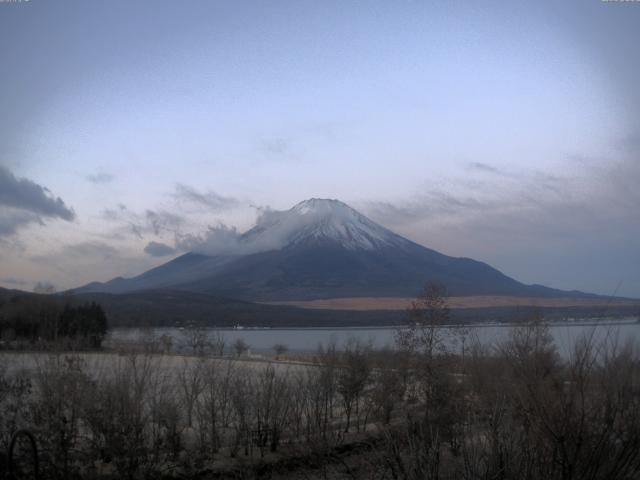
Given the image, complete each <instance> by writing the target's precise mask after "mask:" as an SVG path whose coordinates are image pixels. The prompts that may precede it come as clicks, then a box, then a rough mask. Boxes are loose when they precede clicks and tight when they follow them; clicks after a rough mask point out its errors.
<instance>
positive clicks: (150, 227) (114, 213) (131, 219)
mask: <svg viewBox="0 0 640 480" xmlns="http://www.w3.org/2000/svg"><path fill="white" fill-rule="evenodd" d="M102 218H103V219H104V220H107V221H109V222H112V223H119V224H120V226H121V227H120V229H121V230H122V232H116V235H118V234H120V233H129V234H133V235H134V236H135V237H136V238H139V239H142V238H144V236H145V235H150V234H153V235H163V234H164V233H171V234H173V235H176V234H179V233H180V229H181V227H182V225H183V224H184V223H185V222H186V219H185V217H183V216H182V215H178V214H176V213H171V212H168V211H166V210H145V211H144V212H143V213H138V212H135V211H133V210H131V209H129V208H128V207H127V206H126V205H124V204H119V205H117V207H115V208H108V209H105V210H103V211H102Z"/></svg>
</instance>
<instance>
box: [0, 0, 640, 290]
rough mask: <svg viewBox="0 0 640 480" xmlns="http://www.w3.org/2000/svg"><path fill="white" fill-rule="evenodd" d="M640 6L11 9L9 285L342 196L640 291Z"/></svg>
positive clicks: (4, 64)
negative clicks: (303, 203) (312, 200)
mask: <svg viewBox="0 0 640 480" xmlns="http://www.w3.org/2000/svg"><path fill="white" fill-rule="evenodd" d="M639 25H640V1H638V2H633V1H601V0H580V1H571V0H568V1H563V2H557V1H536V2H525V1H517V0H516V1H512V2H505V1H491V0H488V1H485V2H473V1H469V2H464V1H450V2H427V1H408V0H405V1H389V0H386V1H373V0H371V1H366V2H365V1H344V0H342V1H330V0H323V1H317V0H315V1H306V0H295V1H293V0H292V1H273V2H259V1H255V2H249V1H242V0H239V1H227V2H222V1H204V0H203V1H199V0H184V1H180V2H176V1H166V0H153V1H151V0H148V1H143V0H138V1H134V2H132V1H130V0H127V1H124V0H111V1H108V2H98V1H87V0H77V1H76V0H58V1H53V0H22V1H19V0H13V1H9V0H0V286H4V287H9V288H19V289H23V290H31V289H34V288H36V289H37V288H43V286H51V285H52V286H54V287H55V288H56V289H58V290H62V289H66V288H70V287H74V286H79V285H82V284H85V283H87V282H90V281H104V280H108V279H111V278H113V277H116V276H125V277H127V276H133V275H136V274H139V273H142V272H143V271H145V270H147V269H149V268H151V267H153V266H156V265H159V264H162V263H164V262H166V261H168V260H170V259H171V258H173V257H175V256H177V255H180V254H182V253H184V252H185V251H186V250H187V249H188V246H189V242H188V241H185V239H189V238H194V236H195V237H197V236H198V235H206V234H207V232H211V231H212V230H213V231H216V232H222V233H223V234H224V232H233V231H234V229H235V230H236V231H240V232H241V231H244V230H246V229H248V228H250V227H251V226H252V225H253V224H254V223H255V222H256V219H257V218H259V217H260V216H261V215H264V213H265V212H268V211H270V210H284V209H288V208H290V207H292V206H293V205H295V204H296V203H298V202H300V201H302V200H304V199H307V198H312V197H318V198H336V199H340V200H342V201H344V202H346V203H348V204H349V205H351V206H352V207H354V208H356V209H358V210H359V211H360V212H362V213H364V214H365V215H367V216H368V217H369V218H371V219H372V220H374V221H376V222H378V223H380V224H382V225H384V226H385V227H387V228H390V229H391V230H393V231H395V232H397V233H399V234H401V235H404V236H406V237H407V238H409V239H411V240H413V241H415V242H418V243H420V244H422V245H425V246H427V247H430V248H433V249H436V250H438V251H440V252H442V253H445V254H448V255H452V256H464V257H471V258H474V259H477V260H481V261H484V262H487V263H489V264H490V265H492V266H494V267H496V268H498V269H499V270H501V271H502V272H504V273H505V274H507V275H509V276H512V277H514V278H516V279H518V280H520V281H523V282H525V283H538V284H544V285H547V286H551V287H556V288H563V289H579V290H584V291H589V292H595V293H601V294H605V295H611V294H617V295H623V296H632V297H637V298H640V268H639V267H640V248H638V244H639V243H640V242H639V239H640V208H639V207H640V189H639V188H638V183H639V181H640V91H639V89H638V85H640V55H638V51H637V46H638V44H640V28H638V26H639Z"/></svg>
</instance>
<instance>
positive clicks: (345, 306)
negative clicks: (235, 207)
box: [268, 295, 640, 311]
mask: <svg viewBox="0 0 640 480" xmlns="http://www.w3.org/2000/svg"><path fill="white" fill-rule="evenodd" d="M413 300H414V299H413V298H395V297H350V298H327V299H321V300H293V301H281V302H268V304H269V305H288V306H294V307H301V308H308V309H317V310H358V311H368V310H404V309H406V308H408V307H409V306H410V305H411V302H412V301H413ZM449 306H450V307H451V308H456V309H460V308H492V307H560V308H563V307H627V306H637V307H639V308H640V302H639V301H637V300H623V299H615V300H613V301H610V302H609V301H607V300H606V299H601V298H539V297H508V296H498V295H487V296H469V297H449Z"/></svg>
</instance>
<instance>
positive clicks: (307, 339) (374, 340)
mask: <svg viewBox="0 0 640 480" xmlns="http://www.w3.org/2000/svg"><path fill="white" fill-rule="evenodd" d="M465 328H467V329H468V331H469V336H470V337H476V338H477V339H478V340H479V341H480V342H481V343H482V344H484V345H488V346H492V345H495V344H497V343H499V342H500V341H503V340H504V339H506V338H507V337H508V335H509V331H510V329H511V328H513V327H512V326H511V325H503V324H482V325H473V326H467V327H465ZM396 331H397V329H396V328H395V327H380V328H372V327H368V328H353V327H352V328H265V329H238V330H236V329H207V330H206V332H207V333H208V334H209V335H210V336H211V337H213V336H215V335H222V336H223V337H224V339H225V342H226V345H227V347H228V348H229V347H230V346H231V344H232V343H233V342H234V341H236V340H237V339H239V338H241V339H242V340H244V341H245V342H246V343H247V344H248V345H249V346H250V348H251V351H252V352H254V353H266V352H270V351H272V347H273V346H274V345H276V344H283V345H286V346H287V347H288V349H289V351H292V352H313V351H316V350H317V349H318V346H319V345H327V344H329V343H331V342H335V343H336V344H337V346H338V347H342V346H344V345H345V343H346V342H347V341H348V340H349V339H352V338H353V339H357V340H360V341H362V342H370V343H371V344H372V345H373V346H374V347H376V348H383V347H386V346H392V345H393V343H394V335H395V333H396ZM450 331H451V332H453V333H454V335H453V336H454V337H455V336H456V335H455V332H457V331H458V332H459V330H458V329H456V328H452V329H450ZM550 332H551V334H552V336H553V338H554V340H555V342H556V345H557V346H558V349H559V350H560V352H561V353H563V354H566V353H567V352H568V351H569V350H570V349H571V348H572V346H573V345H574V344H575V341H576V339H578V338H580V337H581V336H584V335H590V334H593V335H595V337H596V338H605V337H607V336H608V338H611V339H617V340H618V341H620V342H622V341H627V340H631V341H635V342H637V341H640V323H639V322H638V321H637V319H636V318H628V319H619V320H616V321H602V322H599V323H596V322H581V321H576V322H568V323H562V324H552V325H550ZM149 335H154V336H161V335H169V336H171V337H172V339H173V342H172V343H173V346H174V348H175V349H178V350H180V349H184V348H185V345H186V344H187V336H188V334H187V333H186V331H185V330H184V329H178V328H156V329H150V330H149V329H145V330H140V329H135V328H116V329H113V330H112V331H110V334H109V337H108V339H107V341H108V342H109V343H117V342H137V341H140V340H141V339H143V338H144V337H145V336H146V337H148V336H149Z"/></svg>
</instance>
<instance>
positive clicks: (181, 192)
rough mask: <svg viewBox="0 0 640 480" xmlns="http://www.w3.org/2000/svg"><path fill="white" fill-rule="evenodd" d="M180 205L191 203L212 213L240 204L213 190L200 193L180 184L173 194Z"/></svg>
mask: <svg viewBox="0 0 640 480" xmlns="http://www.w3.org/2000/svg"><path fill="white" fill-rule="evenodd" d="M173 195H174V197H175V199H176V200H177V201H178V202H180V203H190V204H194V205H198V206H201V207H204V208H206V209H207V210H211V211H216V212H217V211H222V210H228V209H230V208H233V207H236V206H238V205H239V204H240V202H239V201H238V200H237V199H235V198H233V197H225V196H223V195H220V194H218V193H216V192H214V191H212V190H209V191H206V192H199V191H198V190H196V189H195V188H193V187H191V186H189V185H184V184H181V183H178V184H177V185H176V191H175V193H174V194H173Z"/></svg>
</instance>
